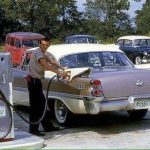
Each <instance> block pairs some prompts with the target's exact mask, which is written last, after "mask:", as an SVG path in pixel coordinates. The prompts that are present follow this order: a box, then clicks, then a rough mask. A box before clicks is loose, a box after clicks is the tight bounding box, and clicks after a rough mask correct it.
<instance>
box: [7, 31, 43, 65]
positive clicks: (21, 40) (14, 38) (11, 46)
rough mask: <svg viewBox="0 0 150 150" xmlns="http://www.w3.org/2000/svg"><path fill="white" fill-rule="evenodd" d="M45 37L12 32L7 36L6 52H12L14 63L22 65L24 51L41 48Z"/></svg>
mask: <svg viewBox="0 0 150 150" xmlns="http://www.w3.org/2000/svg"><path fill="white" fill-rule="evenodd" d="M43 37H44V35H42V34H39V33H33V32H12V33H8V34H7V35H6V40H5V47H4V51H6V52H10V55H11V58H12V63H13V64H14V65H18V64H20V62H21V60H22V56H23V54H24V51H25V50H27V49H29V48H32V47H38V46H39V40H40V39H41V38H43Z"/></svg>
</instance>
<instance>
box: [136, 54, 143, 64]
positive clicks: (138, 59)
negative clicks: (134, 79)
mask: <svg viewBox="0 0 150 150" xmlns="http://www.w3.org/2000/svg"><path fill="white" fill-rule="evenodd" d="M141 63H142V60H141V58H140V56H136V57H135V64H136V65H140V64H141Z"/></svg>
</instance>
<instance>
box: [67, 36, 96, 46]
mask: <svg viewBox="0 0 150 150" xmlns="http://www.w3.org/2000/svg"><path fill="white" fill-rule="evenodd" d="M72 43H74V44H75V43H98V41H97V39H96V37H94V36H91V35H83V34H79V35H72V36H68V37H66V38H65V44H72Z"/></svg>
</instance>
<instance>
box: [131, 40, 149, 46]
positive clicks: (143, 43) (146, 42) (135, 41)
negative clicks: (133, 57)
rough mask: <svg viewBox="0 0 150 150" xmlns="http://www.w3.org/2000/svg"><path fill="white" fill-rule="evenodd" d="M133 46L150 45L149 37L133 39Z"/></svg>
mask: <svg viewBox="0 0 150 150" xmlns="http://www.w3.org/2000/svg"><path fill="white" fill-rule="evenodd" d="M134 43H135V46H150V39H137V40H134Z"/></svg>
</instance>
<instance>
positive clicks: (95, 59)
mask: <svg viewBox="0 0 150 150" xmlns="http://www.w3.org/2000/svg"><path fill="white" fill-rule="evenodd" d="M89 64H90V66H92V67H94V68H98V67H101V66H102V64H101V59H100V54H99V53H96V52H95V53H89Z"/></svg>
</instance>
